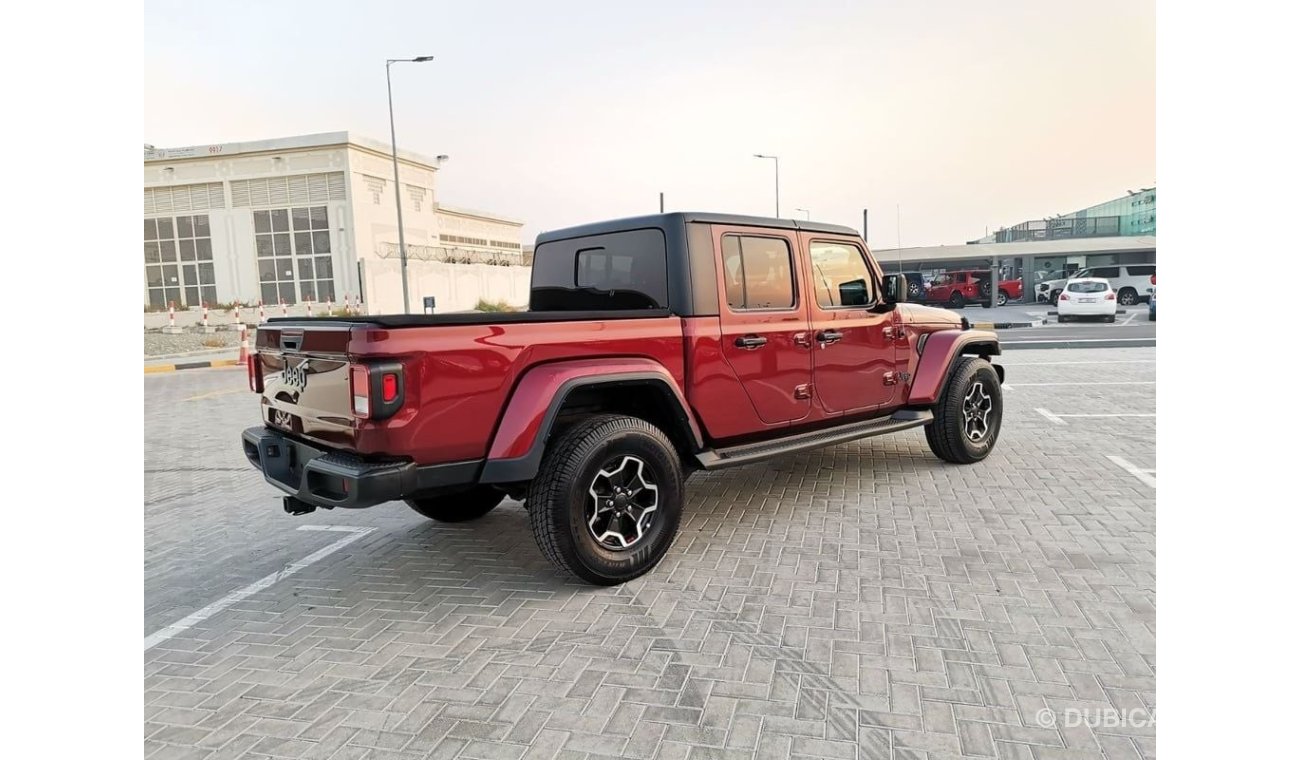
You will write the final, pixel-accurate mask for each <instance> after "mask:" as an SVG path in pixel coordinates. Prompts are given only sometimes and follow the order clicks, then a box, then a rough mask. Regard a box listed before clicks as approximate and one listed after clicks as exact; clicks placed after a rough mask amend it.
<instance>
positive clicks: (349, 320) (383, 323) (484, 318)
mask: <svg viewBox="0 0 1300 760" xmlns="http://www.w3.org/2000/svg"><path fill="white" fill-rule="evenodd" d="M667 316H669V311H668V310H667V309H622V310H608V311H496V312H493V311H465V312H452V313H449V314H377V315H374V316H355V317H272V318H271V319H269V320H267V324H269V325H272V326H275V327H282V326H289V325H303V326H309V325H320V324H326V323H334V324H338V323H342V324H355V325H377V326H380V327H437V326H439V325H491V324H529V323H535V322H596V321H607V320H614V319H652V318H655V317H667Z"/></svg>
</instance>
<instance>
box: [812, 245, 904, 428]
mask: <svg viewBox="0 0 1300 760" xmlns="http://www.w3.org/2000/svg"><path fill="white" fill-rule="evenodd" d="M801 235H802V236H803V239H804V242H805V249H806V250H807V251H808V260H809V264H810V267H809V270H808V271H809V272H810V275H809V276H810V278H811V280H810V284H811V287H810V290H811V291H812V293H813V298H812V303H811V304H810V306H811V307H812V311H811V324H812V330H813V352H812V353H813V387H814V389H815V390H816V393H817V398H818V400H819V401H820V402H821V404H822V407H823V408H825V409H826V411H827V412H832V413H845V414H852V413H855V412H866V411H870V410H872V409H876V408H879V407H882V406H885V405H886V404H888V403H890V402H891V401H892V400H893V398H894V392H895V390H896V389H897V387H898V386H897V385H895V384H894V376H893V373H894V372H895V371H896V366H895V363H896V361H897V357H896V346H897V345H898V344H897V343H896V341H895V340H894V339H893V334H894V329H895V327H894V317H895V314H894V312H893V311H888V312H884V313H877V312H874V311H872V310H871V309H872V307H874V306H876V305H877V304H878V303H879V302H880V287H879V282H880V277H879V273H877V272H876V271H874V268H873V267H872V265H871V264H870V262H869V260H868V259H867V256H866V251H865V250H863V248H862V246H861V244H860V243H858V242H856V241H855V240H854V239H853V238H849V237H844V238H835V237H833V236H824V235H820V234H817V233H807V232H804V233H801Z"/></svg>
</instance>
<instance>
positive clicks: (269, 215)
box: [253, 206, 334, 304]
mask: <svg viewBox="0 0 1300 760" xmlns="http://www.w3.org/2000/svg"><path fill="white" fill-rule="evenodd" d="M253 233H254V236H255V238H256V244H257V272H258V279H259V280H260V281H261V283H262V302H263V303H276V302H277V301H283V302H284V303H287V304H292V303H298V302H299V301H329V300H333V299H334V260H333V258H332V257H331V255H330V230H329V212H328V209H327V208H326V207H325V206H309V207H301V208H276V209H269V210H267V211H254V212H253Z"/></svg>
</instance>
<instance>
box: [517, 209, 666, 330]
mask: <svg viewBox="0 0 1300 760" xmlns="http://www.w3.org/2000/svg"><path fill="white" fill-rule="evenodd" d="M668 306H669V304H668V249H667V244H666V243H665V241H664V234H663V232H662V231H661V230H658V229H644V230H628V231H623V232H610V233H606V234H603V235H589V236H586V237H578V238H569V239H567V240H552V241H550V242H547V243H543V244H542V245H539V246H537V250H536V251H535V252H534V254H533V281H532V294H531V296H530V299H529V304H528V308H529V309H530V310H531V311H610V310H615V311H616V310H625V309H626V310H635V309H666V308H668Z"/></svg>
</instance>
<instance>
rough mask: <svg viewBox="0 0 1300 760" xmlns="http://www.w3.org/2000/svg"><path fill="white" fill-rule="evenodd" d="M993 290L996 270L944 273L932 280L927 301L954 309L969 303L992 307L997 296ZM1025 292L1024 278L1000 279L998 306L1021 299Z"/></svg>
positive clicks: (926, 295) (926, 297) (926, 293)
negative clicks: (993, 271)
mask: <svg viewBox="0 0 1300 760" xmlns="http://www.w3.org/2000/svg"><path fill="white" fill-rule="evenodd" d="M992 290H993V273H992V272H991V271H989V270H987V269H968V270H964V271H960V272H944V273H943V274H941V275H939V276H938V277H935V278H934V280H932V281H931V282H930V287H929V288H927V289H926V292H925V300H926V302H927V303H933V304H942V305H944V306H948V307H950V308H953V309H960V308H962V307H964V306H965V305H966V304H968V303H979V304H980V305H981V306H984V307H985V308H988V307H991V306H992V305H993V299H992V298H990V297H989V296H990V295H991V293H992ZM1023 295H1024V284H1023V283H1022V282H1021V281H1020V280H1002V279H999V280H998V306H1005V305H1006V303H1007V301H1018V300H1020V298H1021V296H1023Z"/></svg>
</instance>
